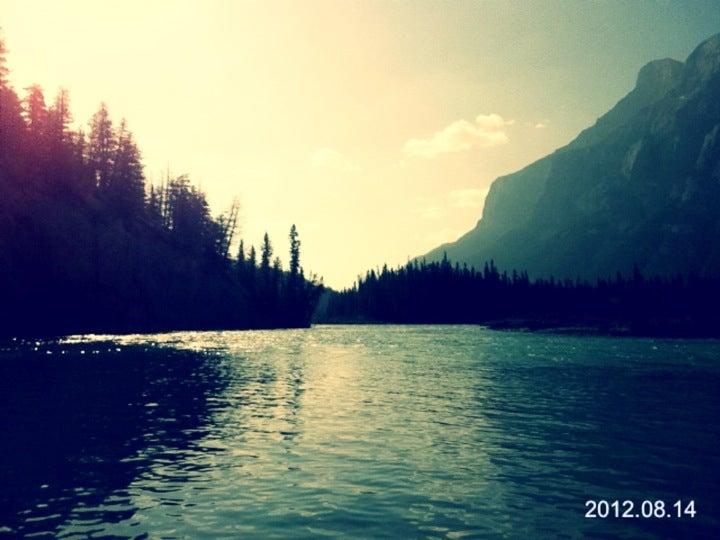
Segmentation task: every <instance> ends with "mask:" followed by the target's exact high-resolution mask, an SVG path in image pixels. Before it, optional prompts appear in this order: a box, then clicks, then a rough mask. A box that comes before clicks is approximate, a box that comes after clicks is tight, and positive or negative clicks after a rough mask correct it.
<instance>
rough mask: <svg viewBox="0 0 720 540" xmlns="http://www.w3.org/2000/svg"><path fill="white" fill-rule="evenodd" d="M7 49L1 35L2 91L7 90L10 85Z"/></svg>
mask: <svg viewBox="0 0 720 540" xmlns="http://www.w3.org/2000/svg"><path fill="white" fill-rule="evenodd" d="M6 56H7V49H6V48H5V40H4V39H3V38H2V36H1V35H0V89H2V88H7V85H8V80H7V77H8V73H9V71H8V67H7V59H6Z"/></svg>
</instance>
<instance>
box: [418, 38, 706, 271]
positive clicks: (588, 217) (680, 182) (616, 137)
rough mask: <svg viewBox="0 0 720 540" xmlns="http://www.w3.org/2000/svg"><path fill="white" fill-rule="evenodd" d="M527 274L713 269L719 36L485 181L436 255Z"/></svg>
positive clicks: (648, 72)
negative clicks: (469, 214)
mask: <svg viewBox="0 0 720 540" xmlns="http://www.w3.org/2000/svg"><path fill="white" fill-rule="evenodd" d="M444 253H447V256H448V257H449V258H450V259H451V260H453V261H459V262H466V263H468V264H470V265H474V266H476V267H482V265H483V264H484V263H485V261H488V260H490V259H494V260H495V262H496V264H497V266H498V267H499V268H500V269H508V270H509V269H513V268H516V269H525V270H527V271H528V273H529V274H530V276H536V277H539V276H550V275H553V276H555V277H569V278H575V277H582V278H588V279H593V278H595V277H598V276H607V275H613V274H615V272H616V271H621V272H623V273H627V272H629V271H631V270H632V268H633V266H634V265H637V267H638V268H639V269H640V270H641V271H642V272H643V273H644V274H646V275H655V274H659V275H670V274H675V273H690V272H694V273H698V274H715V275H717V274H720V34H718V35H715V36H713V37H711V38H710V39H708V40H706V41H705V42H703V43H701V44H700V45H699V46H698V47H697V48H696V49H695V51H693V53H692V54H691V55H690V56H689V57H688V59H687V60H686V61H685V63H682V62H678V61H676V60H672V59H664V60H656V61H653V62H650V63H649V64H647V65H646V66H644V67H643V68H642V69H641V70H640V72H639V74H638V77H637V83H636V85H635V88H634V89H633V90H632V91H631V92H630V93H629V94H628V95H627V96H625V97H624V98H623V99H621V100H620V101H619V102H618V103H617V105H615V107H613V108H612V109H611V110H610V111H608V112H607V113H606V114H605V115H603V116H602V117H600V118H599V119H598V120H597V122H596V123H595V125H594V126H592V127H589V128H587V129H585V130H584V131H582V132H581V133H580V134H579V135H578V136H577V137H576V138H575V139H574V140H573V141H572V142H571V143H570V144H568V145H567V146H564V147H562V148H560V149H558V150H556V151H555V152H553V153H552V154H550V155H548V156H545V157H544V158H542V159H540V160H538V161H536V162H534V163H532V164H531V165H528V166H527V167H525V168H524V169H522V170H520V171H518V172H516V173H513V174H509V175H507V176H503V177H500V178H498V179H497V180H495V182H494V183H493V184H492V186H491V189H490V192H489V194H488V197H487V200H486V202H485V207H484V210H483V215H482V219H480V221H478V223H477V225H476V226H475V228H474V229H473V230H471V231H470V232H468V233H467V234H465V235H464V236H462V237H461V238H460V239H458V240H457V241H456V242H453V243H449V244H445V245H442V246H440V247H438V248H436V249H434V250H433V251H431V252H430V253H428V254H427V255H426V256H425V258H426V259H428V260H438V259H441V258H442V257H443V254H444Z"/></svg>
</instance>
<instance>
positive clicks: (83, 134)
mask: <svg viewBox="0 0 720 540" xmlns="http://www.w3.org/2000/svg"><path fill="white" fill-rule="evenodd" d="M5 52H6V49H5V46H4V44H3V42H2V41H0V335H3V334H4V335H16V334H26V333H34V334H47V333H56V334H58V333H68V332H89V331H93V332H99V331H103V332H105V331H112V332H119V331H123V332H124V331H150V330H160V329H190V328H254V327H290V326H306V325H308V324H309V321H310V316H311V314H312V311H313V309H314V305H315V303H316V301H317V297H318V295H319V293H320V289H321V285H320V283H319V282H318V281H317V280H316V279H315V278H314V277H312V279H310V280H308V279H306V277H305V276H304V272H303V269H302V267H301V266H300V241H299V239H298V233H297V230H296V228H295V226H293V228H292V230H291V231H290V240H291V253H290V258H289V260H290V266H289V269H288V270H283V269H282V266H281V263H280V259H279V258H277V257H275V258H274V257H273V249H272V244H271V242H270V239H269V238H268V237H267V235H266V237H265V240H264V243H263V245H262V246H261V249H260V253H259V254H256V251H255V248H254V247H250V248H249V249H248V250H247V254H246V250H245V246H244V245H243V243H242V242H241V243H240V250H239V254H236V253H232V254H231V253H230V251H231V246H233V245H234V243H233V237H234V236H235V234H236V218H237V210H238V205H237V203H233V205H232V207H231V208H230V209H229V210H228V211H227V212H226V213H225V214H223V215H220V216H217V217H213V216H212V215H211V212H210V209H209V207H208V203H207V201H206V198H205V195H204V193H203V192H202V191H201V190H199V189H198V188H197V187H195V186H193V185H192V184H191V182H190V180H189V179H188V177H187V176H177V177H170V176H169V175H168V177H167V178H166V179H165V180H164V182H163V183H162V185H158V186H149V185H148V184H147V182H146V179H145V176H144V173H143V165H142V160H141V154H140V150H139V149H138V147H137V145H136V143H135V141H134V139H133V135H132V133H131V132H130V130H129V129H128V126H127V124H126V122H125V121H124V120H123V121H121V122H119V123H113V121H112V120H111V117H110V114H109V112H108V109H107V107H106V106H105V105H101V106H100V108H99V110H98V111H97V112H96V113H95V115H94V116H93V117H92V119H91V120H90V122H89V125H88V129H87V131H84V130H81V129H78V130H73V129H71V127H70V126H71V124H72V120H73V119H72V116H71V112H70V107H69V95H68V92H67V91H65V90H62V91H60V92H59V93H58V95H57V96H56V97H55V98H54V100H53V101H52V103H50V104H49V105H47V104H46V99H45V96H44V95H43V91H42V89H41V88H40V87H39V86H31V87H30V88H27V89H25V93H24V94H23V95H22V97H21V96H19V95H18V93H16V91H15V89H13V88H12V87H11V85H10V83H9V81H8V69H7V66H6V62H5ZM235 255H238V256H237V257H236V256H235ZM257 259H259V261H258V260H257Z"/></svg>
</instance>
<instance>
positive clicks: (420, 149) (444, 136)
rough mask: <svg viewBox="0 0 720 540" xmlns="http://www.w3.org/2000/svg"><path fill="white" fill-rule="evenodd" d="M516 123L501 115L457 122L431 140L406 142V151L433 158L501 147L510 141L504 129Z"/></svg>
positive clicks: (483, 116) (487, 115) (482, 115)
mask: <svg viewBox="0 0 720 540" xmlns="http://www.w3.org/2000/svg"><path fill="white" fill-rule="evenodd" d="M513 123H514V121H513V120H505V119H503V117H502V116H500V115H499V114H480V115H478V116H477V117H476V118H475V121H474V122H469V121H467V120H457V121H455V122H453V123H452V124H450V125H449V126H447V127H446V128H444V129H443V130H441V131H438V132H436V133H435V134H434V135H433V136H432V137H430V138H429V139H410V140H409V141H407V142H406V143H405V152H406V153H407V154H409V155H411V156H418V157H423V158H434V157H436V156H438V155H440V154H447V153H451V152H463V151H466V150H472V149H474V148H491V147H493V146H500V145H503V144H506V143H507V142H508V141H509V140H510V139H509V138H508V136H507V133H506V132H505V128H506V127H507V126H510V125H512V124H513Z"/></svg>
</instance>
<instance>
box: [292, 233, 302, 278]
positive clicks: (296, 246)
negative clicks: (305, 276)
mask: <svg viewBox="0 0 720 540" xmlns="http://www.w3.org/2000/svg"><path fill="white" fill-rule="evenodd" d="M299 270H300V240H299V239H298V232H297V227H295V224H293V225H292V227H290V275H291V276H293V277H295V276H297V274H298V271H299Z"/></svg>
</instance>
